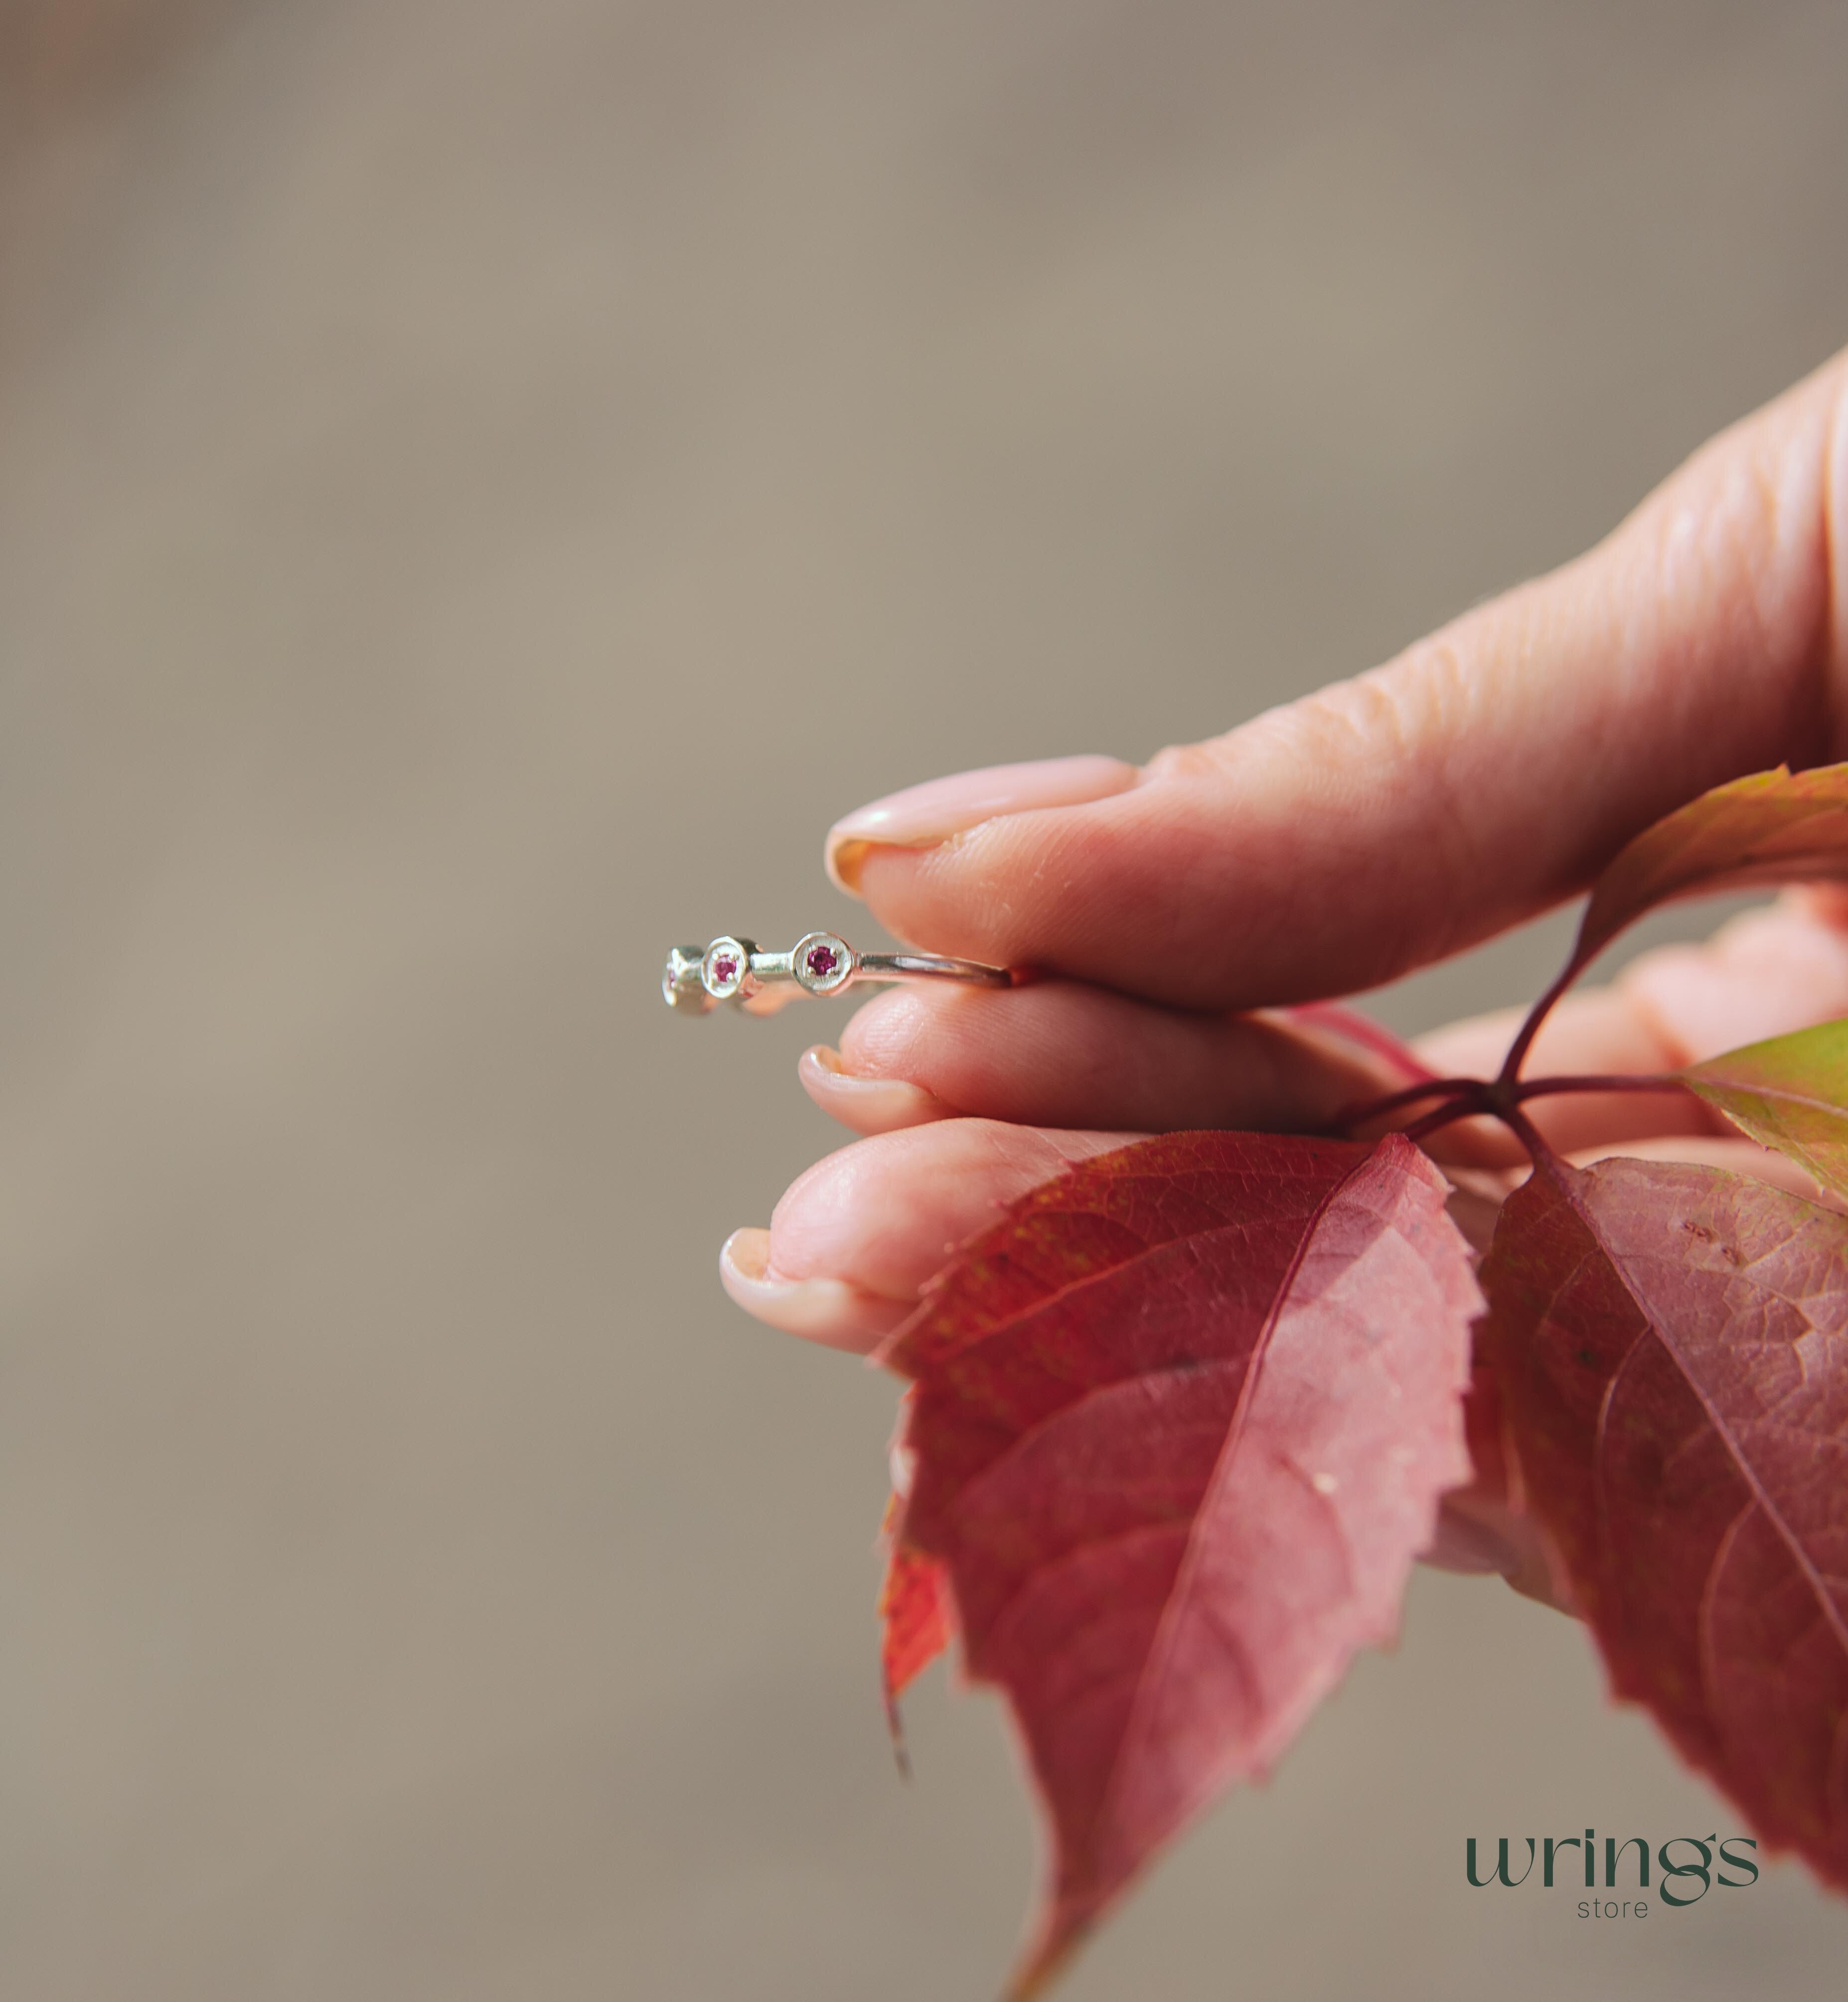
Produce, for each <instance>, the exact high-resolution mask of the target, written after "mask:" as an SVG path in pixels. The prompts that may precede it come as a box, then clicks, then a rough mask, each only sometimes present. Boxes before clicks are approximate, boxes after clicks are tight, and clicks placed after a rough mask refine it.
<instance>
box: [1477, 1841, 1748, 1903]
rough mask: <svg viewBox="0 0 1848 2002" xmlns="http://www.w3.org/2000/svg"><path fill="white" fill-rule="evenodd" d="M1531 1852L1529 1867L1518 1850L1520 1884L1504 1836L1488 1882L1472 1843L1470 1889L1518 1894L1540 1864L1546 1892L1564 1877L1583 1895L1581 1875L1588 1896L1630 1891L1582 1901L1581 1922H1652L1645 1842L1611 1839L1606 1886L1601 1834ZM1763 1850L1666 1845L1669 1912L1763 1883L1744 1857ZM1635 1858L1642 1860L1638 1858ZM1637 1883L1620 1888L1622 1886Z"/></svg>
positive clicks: (1659, 1880)
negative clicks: (1494, 1888) (1600, 1854)
mask: <svg viewBox="0 0 1848 2002" xmlns="http://www.w3.org/2000/svg"><path fill="white" fill-rule="evenodd" d="M1519 1840H1525V1843H1526V1844H1527V1855H1526V1860H1525V1862H1524V1863H1523V1862H1522V1859H1521V1856H1520V1853H1519V1850H1518V1848H1516V1849H1515V1852H1514V1857H1513V1861H1514V1862H1515V1864H1519V1865H1520V1871H1521V1874H1520V1875H1518V1877H1517V1876H1515V1875H1513V1874H1512V1869H1511V1867H1510V1860H1509V1850H1510V1847H1511V1845H1510V1843H1509V1842H1508V1837H1507V1836H1500V1837H1498V1840H1497V1843H1496V1854H1495V1865H1494V1869H1493V1870H1491V1871H1490V1872H1489V1874H1488V1875H1487V1876H1484V1875H1482V1873H1481V1871H1480V1868H1479V1866H1478V1863H1477V1843H1476V1838H1475V1836H1470V1839H1469V1841H1468V1843H1466V1845H1465V1848H1464V1859H1463V1868H1464V1871H1465V1872H1466V1875H1468V1877H1469V1879H1470V1883H1471V1884H1472V1885H1473V1886H1474V1887H1475V1888H1476V1889H1477V1890H1479V1891H1486V1890H1487V1889H1488V1888H1489V1886H1490V1885H1492V1884H1499V1885H1502V1886H1504V1887H1505V1889H1508V1890H1510V1891H1512V1890H1516V1889H1518V1888H1519V1887H1520V1886H1521V1885H1523V1884H1525V1883H1526V1882H1527V1881H1528V1880H1529V1878H1531V1877H1532V1875H1533V1866H1534V1864H1535V1862H1536V1861H1538V1862H1539V1866H1540V1884H1541V1886H1542V1888H1543V1889H1547V1890H1551V1889H1553V1888H1555V1885H1554V1878H1555V1875H1556V1873H1557V1874H1558V1876H1559V1882H1560V1884H1561V1885H1571V1886H1572V1887H1574V1888H1576V1886H1577V1885H1578V1875H1579V1870H1580V1867H1581V1864H1582V1866H1583V1869H1584V1873H1585V1889H1586V1890H1588V1891H1616V1890H1620V1889H1621V1890H1627V1891H1630V1892H1632V1894H1633V1895H1632V1896H1629V1897H1627V1898H1623V1899H1616V1898H1604V1897H1598V1898H1581V1899H1579V1900H1578V1916H1579V1917H1581V1919H1632V1918H1634V1919H1646V1918H1648V1916H1649V1906H1650V1903H1651V1900H1650V1899H1648V1898H1645V1897H1641V1896H1636V1895H1634V1894H1635V1893H1637V1892H1644V1891H1648V1890H1649V1889H1651V1885H1650V1882H1649V1864H1650V1857H1649V1844H1648V1843H1647V1842H1646V1841H1645V1840H1644V1839H1643V1837H1642V1836H1640V1835H1632V1836H1626V1837H1625V1838H1624V1839H1623V1840H1622V1841H1621V1842H1620V1841H1619V1840H1617V1838H1616V1836H1614V1835H1607V1836H1606V1837H1605V1838H1604V1882H1603V1883H1602V1885H1601V1884H1599V1882H1598V1840H1597V1831H1596V1829H1589V1828H1588V1829H1586V1830H1585V1833H1584V1834H1583V1835H1582V1836H1579V1835H1566V1836H1552V1835H1550V1836H1546V1838H1545V1839H1544V1840H1543V1841H1542V1842H1540V1843H1536V1842H1535V1840H1534V1839H1533V1837H1532V1836H1531V1835H1529V1836H1525V1837H1522V1838H1519ZM1757 1847H1758V1843H1757V1842H1756V1840H1754V1839H1753V1837H1752V1836H1749V1835H1729V1836H1728V1837H1727V1838H1726V1840H1724V1842H1721V1841H1720V1840H1719V1838H1718V1837H1717V1836H1712V1835H1707V1836H1700V1835H1675V1836H1670V1837H1669V1838H1668V1840H1667V1841H1666V1842H1665V1843H1661V1845H1660V1846H1659V1847H1658V1848H1657V1850H1656V1851H1655V1883H1654V1895H1655V1897H1656V1898H1657V1899H1659V1900H1660V1901H1661V1903H1663V1904H1665V1905H1667V1906H1670V1907H1672V1908H1679V1907H1680V1906H1685V1905H1697V1904H1699V1903H1700V1900H1701V1899H1703V1898H1704V1897H1705V1896H1707V1892H1709V1891H1710V1890H1711V1889H1713V1888H1714V1885H1719V1887H1720V1888H1721V1889H1722V1890H1727V1891H1742V1890H1744V1889H1746V1888H1747V1887H1748V1886H1749V1885H1752V1884H1756V1882H1758V1865H1757V1864H1756V1862H1754V1861H1752V1858H1751V1857H1749V1856H1742V1855H1740V1854H1738V1851H1739V1850H1745V1849H1756V1848H1757ZM1569 1849H1570V1850H1578V1852H1579V1854H1577V1855H1575V1856H1567V1855H1566V1854H1564V1851H1565V1850H1569ZM1632 1851H1634V1854H1632V1853H1631V1852H1632ZM1728 1870H1734V1871H1745V1875H1743V1876H1728V1875H1727V1872H1728ZM1623 1877H1628V1878H1631V1879H1632V1880H1633V1881H1630V1882H1623V1883H1620V1882H1619V1879H1620V1878H1623Z"/></svg>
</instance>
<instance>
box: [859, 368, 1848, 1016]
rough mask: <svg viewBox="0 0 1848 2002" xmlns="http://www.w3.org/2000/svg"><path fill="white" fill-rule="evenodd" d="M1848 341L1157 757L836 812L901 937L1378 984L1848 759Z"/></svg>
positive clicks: (995, 955)
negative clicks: (1489, 597) (1352, 667)
mask: <svg viewBox="0 0 1848 2002" xmlns="http://www.w3.org/2000/svg"><path fill="white" fill-rule="evenodd" d="M1845 521H1848V356H1839V357H1837V358H1836V360H1834V361H1832V362H1831V363H1829V364H1828V365H1827V366H1826V367H1825V368H1823V369H1822V370H1820V371H1818V373H1817V374H1815V375H1813V376H1811V377H1810V378H1808V380H1807V381H1806V382H1802V383H1800V384H1799V385H1797V387H1796V388H1795V389H1792V390H1791V391H1790V392H1787V394H1786V395H1785V396H1783V397H1781V398H1780V399H1778V400H1777V402H1775V403H1772V404H1770V405H1769V406H1766V409H1764V410H1762V411H1760V412H1759V413H1758V414H1757V415H1756V416H1755V417H1752V418H1749V419H1748V420H1745V422H1744V423H1742V424H1739V425H1738V426H1736V427H1734V428H1733V429H1732V430H1731V431H1728V432H1726V433H1724V434H1721V436H1720V437H1719V438H1717V439H1715V440H1714V441H1713V442H1712V443H1711V444H1710V445H1707V447H1705V448H1703V450H1702V451H1701V452H1699V453H1697V454H1696V455H1695V457H1694V458H1693V459H1691V460H1690V461H1689V462H1688V463H1687V464H1686V466H1683V467H1682V469H1681V470H1680V471H1679V473H1676V474H1675V476H1673V477H1672V479H1670V480H1668V482H1667V483H1665V485H1664V486H1663V487H1661V488H1659V489H1658V490H1657V491H1656V493H1655V494H1653V495H1652V496H1651V497H1650V499H1649V500H1648V501H1646V502H1645V503H1644V504H1643V506H1642V507H1640V508H1639V509H1638V510H1637V511H1636V513H1634V514H1633V515H1631V516H1630V518H1629V519H1628V520H1627V521H1625V522H1624V523H1623V525H1621V526H1620V528H1618V529H1617V530H1616V532H1614V533H1613V535H1611V536H1610V537H1609V539H1607V540H1606V542H1603V543H1602V544H1600V545H1599V546H1598V547H1597V548H1596V549H1594V550H1592V552H1591V553H1589V554H1588V555H1587V556H1583V557H1581V558H1580V559H1579V560H1578V561H1576V562H1575V563H1571V564H1568V565H1567V567H1565V568H1564V569H1563V570H1558V571H1556V572H1554V573H1553V574H1551V575H1550V576H1548V577H1543V578H1541V579H1539V581H1536V582H1534V583H1532V584H1525V585H1523V586H1522V587H1521V588H1519V589H1518V590H1515V591H1511V592H1509V593H1508V595H1506V596H1505V597H1503V598H1499V599H1497V600H1496V601H1494V602H1493V603H1491V604H1489V605H1484V606H1482V607H1480V608H1479V609H1477V610H1476V611H1473V612H1470V613H1469V614H1467V615H1466V616H1464V617H1463V618H1462V619H1458V620H1457V621H1456V622H1455V623H1453V624H1452V625H1450V626H1446V627H1445V628H1444V629H1443V630H1442V631H1441V632H1439V633H1436V634H1435V635H1434V636H1432V637H1431V638H1429V639H1428V640H1423V641H1421V642H1420V643H1419V644H1417V645H1416V646H1414V647H1411V648H1410V649H1409V650H1407V652H1406V653H1404V654H1402V655H1400V657H1398V658H1397V659H1396V660H1395V661H1392V662H1390V663H1389V664H1387V665H1386V666H1385V667H1383V668H1378V669H1376V670H1375V671H1372V672H1371V673H1369V674H1366V675H1362V676H1361V677H1360V678H1358V679H1357V680H1355V681H1351V682H1344V683H1342V684H1340V685H1337V686H1336V687H1334V688H1331V689H1325V690H1323V692H1320V694H1317V695H1315V696H1310V697H1309V698H1307V699H1306V700H1304V701H1301V702H1297V703H1292V704H1290V705H1289V706H1287V707H1285V708H1282V709H1278V710H1272V711H1271V712H1269V713H1267V714H1266V715H1264V716H1260V717H1257V719H1256V720H1254V721H1253V722H1250V723H1248V724H1245V725H1244V726H1243V727H1241V728H1240V729H1237V730H1235V731H1232V732H1231V733H1230V734H1229V735H1227V736H1224V737H1221V738H1215V739H1214V740H1212V741H1210V742H1208V743H1205V744H1200V745H1189V746H1187V747H1184V748H1179V749H1175V750H1169V751H1164V752H1161V753H1159V755H1157V756H1156V757H1155V758H1154V759H1152V760H1151V761H1150V762H1149V764H1148V765H1147V766H1144V767H1142V768H1141V769H1137V768H1135V766H1128V765H1124V764H1120V763H1118V762H1116V761H1114V760H1111V759H1092V758H1086V759H1062V760H1058V761H1055V762H1052V763H1050V764H1047V765H1041V766H1013V767H1004V768H1001V769H998V770H995V771H992V772H986V773H970V774H965V775H964V776H963V777H961V779H958V780H941V781H937V782H936V783H933V785H930V786H926V787H919V788H916V789H914V790H913V791H912V792H910V793H900V794H898V795H896V796H894V797H893V798H891V799H890V800H884V801H880V802H879V803H877V804H876V805H874V806H873V807H866V808H863V809H862V810H861V811H859V813H856V814H850V815H849V816H848V818H846V819H845V820H844V821H841V822H839V824H838V825H836V826H835V828H834V829H833V830H832V832H831V834H830V835H829V837H828V866H829V868H830V870H831V871H832V874H834V875H835V879H836V881H839V882H841V883H842V884H843V885H844V886H845V887H846V888H850V889H854V890H856V891H858V893H859V894H860V895H863V896H864V897H865V898H866V901H867V902H868V903H869V904H870V905H871V907H872V909H873V911H874V912H876V913H877V916H879V918H880V920H881V921H882V922H883V923H884V924H886V925H887V926H888V927H889V928H890V929H891V930H893V931H894V933H897V934H898V936H901V937H903V938H905V939H908V940H913V941H915V943H918V944H919V945H921V946H923V947H928V948H929V949H931V950H936V951H940V952H947V953H953V954H960V955H963V956H966V957H971V958H976V959H982V960H989V961H995V962H998V963H1000V964H1007V965H1012V966H1016V967H1018V966H1036V967H1041V968H1050V969H1053V970H1056V971H1060V972H1062V973H1066V974H1070V975H1076V976H1077V977H1079V978H1083V979H1086V980H1089V981H1092V982H1097V983H1098V984H1100V985H1107V986H1111V987H1114V988H1117V989H1120V990H1122V991H1124V992H1130V993H1134V994H1138V995H1142V996H1149V997H1151V998H1154V999H1161V1000H1164V1001H1169V1002H1173V1003H1180V1004H1182V1005H1184V1006H1213V1007H1215V1008H1243V1007H1249V1006H1257V1005H1260V1004H1264V1003H1281V1002H1286V1001H1292V1000H1302V999H1310V998H1313V997H1314V996H1320V995H1326V994H1334V993H1343V992H1353V991H1355V990H1356V989H1361V988H1364V987H1369V986H1372V985H1377V984H1378V983H1379V982H1382V981H1385V980H1388V979H1390V978H1393V977H1394V976H1395V975H1398V974H1400V973H1403V972H1405V971H1408V970H1409V969H1410V968H1413V967H1415V966H1417V965H1420V964H1424V963H1425V962H1427V961H1431V960H1433V959H1437V958H1441V957H1444V956H1445V955H1446V954H1449V953H1452V952H1456V951H1458V950H1461V949H1463V947H1466V946H1469V945H1471V944H1473V943H1477V941H1478V940H1481V939H1484V938H1485V937H1487V936H1491V934H1493V933H1495V932H1497V931H1499V930H1501V929H1505V927H1507V926H1509V925H1512V924H1515V923H1518V922H1520V921H1521V920H1522V919H1525V918H1527V917H1529V916H1532V915H1533V914H1534V913H1536V912H1538V911H1539V910H1541V909H1545V908H1546V906H1547V905H1550V904H1553V903H1554V902H1558V901H1559V900H1560V898H1564V897H1567V896H1569V895H1572V894H1573V893H1574V892H1575V891H1578V890H1581V889H1582V888H1585V885H1586V884H1588V882H1589V881H1590V880H1591V878H1592V877H1593V876H1594V875H1595V873H1596V871H1597V870H1598V869H1599V867H1600V865H1601V864H1602V863H1603V862H1604V861H1605V860H1606V859H1608V857H1609V856H1610V855H1612V854H1613V853H1614V852H1615V851H1616V849H1618V848H1619V847H1620V846H1622V844H1623V842H1625V841H1627V839H1630V836H1631V835H1634V834H1635V833H1637V832H1638V831H1639V830H1640V829H1641V828H1644V827H1645V826H1647V825H1648V824H1649V823H1650V822H1651V821H1654V820H1656V819H1658V818H1660V817H1661V815H1662V814H1665V813H1666V812H1668V811H1670V810H1671V809H1672V808H1673V807H1675V806H1677V805H1679V804H1682V802H1683V801H1685V800H1688V799H1690V798H1692V797H1694V796H1695V795H1696V793H1700V792H1702V791H1703V790H1706V789H1707V787H1710V786H1713V785H1717V784H1718V783H1721V782H1722V781H1724V780H1727V779H1729V778H1734V777H1737V776H1740V775H1741V774H1742V773H1746V772H1750V771H1755V770H1759V769H1763V768H1764V767H1766V766H1772V765H1775V764H1777V763H1779V762H1783V761H1787V762H1790V763H1791V764H1793V765H1797V766H1801V765H1806V764H1815V763H1818V762H1825V761H1827V760H1829V759H1832V758H1834V757H1839V756H1840V755H1843V751H1844V748H1845V744H1848V732H1845V731H1844V717H1845V716H1848V702H1845V701H1844V699H1843V689H1842V687H1841V682H1842V678H1843V674H1844V672H1845V671H1848V528H1843V525H1842V524H1843V522H1845Z"/></svg>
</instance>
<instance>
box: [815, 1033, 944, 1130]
mask: <svg viewBox="0 0 1848 2002" xmlns="http://www.w3.org/2000/svg"><path fill="white" fill-rule="evenodd" d="M796 1075H797V1078H798V1079H800V1082H801V1085H802V1089H803V1090H804V1091H806V1092H807V1093H808V1095H809V1097H811V1099H813V1100H814V1102H815V1104H817V1105H818V1106H819V1107H821V1110H822V1111H824V1112H825V1113H826V1114H828V1117H829V1118H831V1119H838V1120H839V1121H840V1123H841V1124H842V1125H843V1126H845V1127H846V1128H847V1129H848V1131H849V1132H852V1133H859V1134H861V1135H867V1136H870V1135H873V1134H875V1133H895V1132H900V1131H901V1130H902V1129H903V1128H905V1127H907V1126H922V1125H927V1124H928V1123H929V1121H932V1120H933V1119H950V1118H954V1117H955V1116H956V1115H955V1111H954V1107H950V1106H947V1105H946V1104H943V1101H942V1100H940V1099H939V1098H936V1097H933V1096H932V1095H931V1093H929V1092H928V1091H926V1090H925V1089H924V1088H923V1086H922V1085H916V1084H912V1083H908V1082H907V1081H906V1080H905V1079H903V1078H898V1077H866V1076H860V1075H859V1074H858V1073H856V1072H854V1071H853V1070H850V1069H848V1068H847V1067H846V1063H845V1062H844V1061H843V1059H842V1055H841V1053H840V1052H839V1051H838V1050H834V1049H830V1048H828V1045H826V1044H825V1043H818V1044H816V1045H814V1048H811V1049H807V1050H804V1052H802V1055H801V1056H800V1058H799V1059H797V1065H796Z"/></svg>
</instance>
